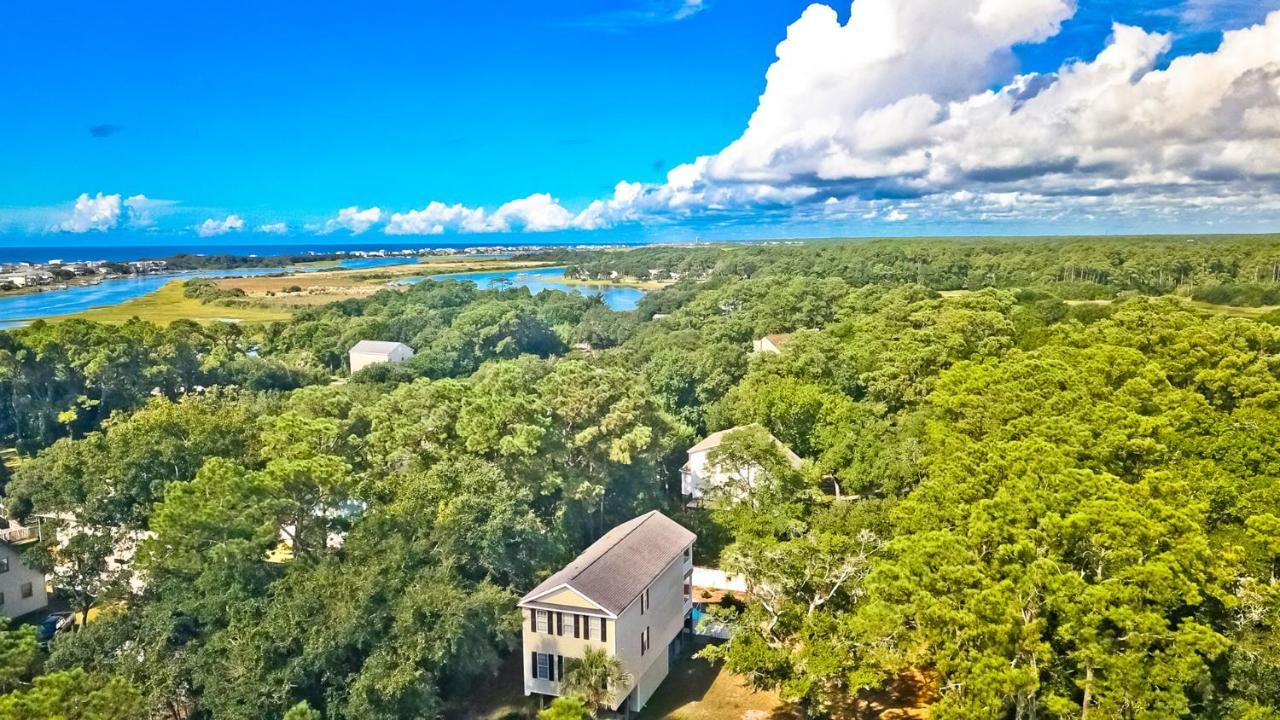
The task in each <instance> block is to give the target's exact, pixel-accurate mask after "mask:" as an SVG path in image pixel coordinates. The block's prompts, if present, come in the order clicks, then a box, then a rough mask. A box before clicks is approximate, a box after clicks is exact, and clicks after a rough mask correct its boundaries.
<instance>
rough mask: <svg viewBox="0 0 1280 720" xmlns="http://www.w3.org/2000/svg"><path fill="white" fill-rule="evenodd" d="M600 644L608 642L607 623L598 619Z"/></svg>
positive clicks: (602, 619)
mask: <svg viewBox="0 0 1280 720" xmlns="http://www.w3.org/2000/svg"><path fill="white" fill-rule="evenodd" d="M600 642H609V621H608V620H605V619H604V618H600Z"/></svg>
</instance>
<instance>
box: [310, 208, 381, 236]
mask: <svg viewBox="0 0 1280 720" xmlns="http://www.w3.org/2000/svg"><path fill="white" fill-rule="evenodd" d="M381 221H382V210H381V209H380V208H377V207H371V208H366V209H364V210H361V209H360V208H359V207H358V206H355V205H352V206H351V207H348V208H343V209H341V210H339V211H338V216H337V217H334V218H330V219H329V220H327V221H325V224H324V227H323V231H324V232H326V233H331V232H334V231H336V230H348V231H350V232H351V234H352V235H359V234H361V233H363V232H365V231H367V230H368V229H369V228H371V227H373V226H374V225H377V224H378V223H379V222H381Z"/></svg>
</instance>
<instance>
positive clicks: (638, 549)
mask: <svg viewBox="0 0 1280 720" xmlns="http://www.w3.org/2000/svg"><path fill="white" fill-rule="evenodd" d="M696 537H697V536H696V535H694V534H693V533H691V532H689V531H688V530H686V529H685V528H684V527H682V526H681V525H680V524H679V523H677V522H676V521H674V520H672V519H671V518H669V517H667V516H666V515H663V514H662V513H660V512H658V511H657V510H654V511H652V512H648V513H645V514H644V515H641V516H640V517H637V518H633V519H631V520H628V521H626V522H624V523H622V524H621V525H619V526H617V527H615V528H614V529H612V530H610V531H609V532H607V533H605V535H604V537H602V538H600V539H599V540H597V541H595V542H594V543H592V545H591V547H589V548H587V549H586V550H585V551H583V553H582V554H581V555H579V556H578V557H577V558H575V559H574V560H573V562H571V563H569V564H568V565H566V566H565V567H564V569H563V570H561V571H560V572H558V573H556V574H554V575H552V576H551V577H549V578H547V579H546V580H545V581H543V582H542V584H540V585H538V587H536V588H534V589H533V590H531V591H530V592H529V594H527V595H525V596H524V597H523V598H521V599H520V603H521V604H524V603H527V602H530V601H532V600H534V599H536V598H537V597H538V596H540V595H543V594H545V593H546V592H548V591H550V590H552V589H554V588H557V587H559V586H561V585H567V586H569V587H571V588H573V589H574V590H576V591H578V592H579V593H580V594H582V595H583V596H584V597H586V598H588V599H589V600H591V601H592V602H594V603H595V604H597V605H599V606H600V607H601V608H604V609H605V610H607V611H608V612H611V613H613V614H614V615H617V614H619V613H621V612H622V611H623V610H625V609H626V607H627V606H628V605H630V604H631V601H632V600H635V599H636V597H637V596H639V595H640V593H641V592H642V591H643V590H644V589H645V588H646V587H648V586H649V585H650V584H651V583H652V582H653V581H654V580H656V579H657V577H658V575H660V574H662V571H663V570H664V569H666V567H667V565H670V564H671V562H672V561H673V560H675V559H676V558H678V557H680V555H681V553H683V552H684V549H685V548H686V547H688V545H689V544H690V543H692V542H693V541H694V539H695V538H696Z"/></svg>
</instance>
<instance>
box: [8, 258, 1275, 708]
mask: <svg viewBox="0 0 1280 720" xmlns="http://www.w3.org/2000/svg"><path fill="white" fill-rule="evenodd" d="M557 259H560V260H562V261H567V262H569V263H570V264H572V265H574V267H575V268H576V269H577V271H578V272H580V273H582V274H585V275H590V276H592V277H609V276H611V275H612V274H614V273H617V274H619V275H627V276H637V277H650V276H655V277H673V278H674V277H678V278H679V280H678V281H677V282H675V283H674V284H672V285H670V286H669V287H666V288H665V289H663V290H660V291H655V292H652V293H650V294H649V295H648V296H646V298H645V299H644V300H643V301H642V303H641V306H640V308H639V309H637V310H636V311H633V312H628V313H617V312H613V311H610V310H609V309H608V308H607V307H605V306H604V305H603V304H602V303H601V302H600V301H599V300H596V299H591V298H585V297H582V296H579V295H576V294H564V293H557V292H544V293H541V294H539V295H530V294H529V293H528V292H527V291H526V290H523V289H507V290H493V291H480V290H477V289H476V288H475V287H474V286H473V285H471V284H469V283H460V282H445V283H434V282H428V283H423V284H421V285H418V286H414V287H412V288H409V289H404V290H387V291H384V292H380V293H378V294H376V295H373V296H371V297H368V298H364V299H358V300H347V301H343V302H340V303H334V304H331V305H326V306H321V307H317V308H312V309H308V310H306V311H304V312H301V313H299V314H298V315H297V316H296V317H295V318H294V319H292V320H290V321H287V322H280V323H274V324H272V325H269V326H262V327H237V326H222V325H211V326H199V325H195V324H190V323H175V324H173V325H170V326H168V327H166V328H160V327H154V326H151V325H148V324H146V323H141V322H134V323H129V324H126V325H124V326H115V327H107V326H98V325H93V324H89V323H83V322H75V321H68V322H62V323H37V324H35V325H32V326H30V327H27V328H23V329H19V330H14V331H9V332H4V333H0V446H11V447H13V448H15V449H16V450H18V452H19V453H20V455H21V460H20V462H19V463H17V466H16V470H15V471H14V472H13V474H12V477H11V478H8V479H7V484H6V486H5V507H6V509H7V512H8V513H9V514H10V515H11V516H12V517H14V518H15V519H25V518H28V517H30V516H32V515H40V516H42V517H45V518H47V519H48V520H47V521H46V522H49V523H54V524H59V523H60V524H61V525H62V526H63V527H64V529H65V530H66V533H67V534H69V535H70V536H71V537H72V540H71V541H70V542H67V543H65V545H63V546H53V545H52V544H51V543H45V544H43V545H40V546H37V547H35V548H32V549H31V550H30V551H29V556H30V560H31V562H33V563H37V564H42V565H43V566H46V567H50V568H52V567H54V566H55V565H57V566H59V567H60V569H59V571H58V572H57V574H56V575H55V576H54V582H55V584H56V585H58V586H59V587H61V588H63V589H64V591H65V592H66V593H67V595H68V597H69V598H70V600H71V602H72V604H73V607H74V608H75V609H76V610H78V611H80V612H82V613H89V612H90V611H92V612H93V613H94V617H95V619H94V620H93V621H92V622H89V623H88V624H87V625H86V626H85V627H84V628H83V629H82V630H80V631H78V632H75V633H69V634H64V635H60V636H59V637H58V638H57V639H56V640H55V641H54V642H53V643H52V645H51V647H50V648H49V650H48V653H47V654H46V653H45V652H44V651H43V650H41V649H39V648H37V646H36V641H35V638H34V636H33V634H32V633H31V632H30V631H29V629H15V630H11V631H9V632H6V633H0V692H3V693H5V694H3V695H0V719H3V720H8V719H9V718H24V719H27V718H41V719H43V718H50V719H52V718H55V717H83V718H100V719H102V720H114V719H116V718H121V719H123V718H136V717H151V718H157V719H163V720H176V719H180V718H181V719H191V720H195V719H205V718H208V719H210V720H212V719H223V718H226V719H241V718H243V719H246V720H247V719H249V718H282V717H290V718H299V719H300V718H304V717H305V718H325V719H327V720H338V719H353V720H354V719H356V718H361V719H363V718H387V719H391V718H421V717H436V716H438V715H439V714H440V713H442V712H444V711H445V709H446V708H450V707H457V706H458V705H460V704H461V705H465V703H466V702H467V701H468V697H469V696H468V693H469V691H470V690H471V689H472V688H473V687H475V686H476V684H477V683H478V682H480V681H481V680H482V679H485V678H488V677H491V676H492V674H493V673H494V672H495V671H496V669H497V668H498V667H499V666H500V664H501V662H502V661H503V659H504V658H505V657H507V656H508V654H509V653H510V652H511V651H512V650H513V648H514V644H515V642H516V641H517V633H518V627H519V622H520V620H519V618H520V616H519V613H518V612H516V610H515V600H516V598H518V597H519V596H520V595H521V594H523V593H524V592H525V591H527V590H528V589H529V588H531V587H532V586H533V585H534V584H536V583H537V582H538V581H540V580H541V579H542V578H544V577H546V575H547V574H548V573H549V572H551V571H553V570H554V569H556V568H557V567H558V566H559V565H560V564H562V563H563V562H565V561H566V560H567V559H569V558H571V557H572V556H573V555H575V554H576V553H577V552H578V551H580V550H581V549H582V548H583V547H585V546H586V545H587V544H589V543H590V542H591V541H592V540H594V539H595V538H597V537H599V536H600V535H601V534H602V533H603V532H604V531H605V530H606V529H608V528H609V527H612V526H613V525H615V524H617V523H619V522H621V521H623V520H625V519H628V518H630V517H633V516H634V515H636V514H638V513H640V512H643V511H647V510H651V509H655V508H657V509H663V510H664V511H666V512H668V513H669V514H671V515H672V516H673V517H676V518H677V519H679V520H680V521H682V522H684V523H685V524H687V525H689V526H690V527H691V528H693V529H695V530H696V531H697V532H698V533H699V547H698V548H697V553H698V561H699V562H700V563H712V562H714V563H718V564H719V565H720V566H721V567H722V568H724V569H725V570H727V571H730V572H734V573H739V574H742V575H743V576H744V577H746V578H747V580H748V583H749V585H750V589H751V593H750V595H749V598H748V599H747V601H746V602H745V605H744V606H733V607H726V608H724V609H722V610H720V611H719V615H720V619H723V620H725V621H726V622H728V623H729V624H730V626H731V627H732V628H733V631H734V632H733V637H732V639H731V640H729V641H728V642H726V643H724V644H722V645H718V646H714V647H712V648H711V649H710V650H709V651H708V654H710V655H712V656H714V657H715V658H716V659H718V660H720V661H723V662H724V664H725V666H726V667H727V668H728V669H730V670H732V671H733V672H734V673H737V674H739V675H740V676H742V677H744V678H746V680H747V681H748V682H749V683H750V684H751V685H753V686H755V687H758V688H762V689H770V690H774V691H777V692H779V693H780V694H781V695H782V696H783V697H784V698H786V699H788V700H791V701H794V702H795V703H797V704H798V705H799V706H801V707H803V708H804V709H805V710H806V711H807V712H808V713H809V714H810V715H811V716H814V717H853V716H856V713H857V712H859V711H860V709H861V708H862V705H863V703H864V700H865V698H866V697H867V695H868V693H872V692H874V691H877V690H881V689H884V688H888V687H892V686H895V685H896V684H898V683H900V682H901V681H903V679H904V678H910V679H912V680H913V682H915V683H917V684H919V685H921V686H923V687H924V688H926V693H927V695H928V696H929V698H930V701H931V703H932V705H931V712H932V717H935V718H939V719H942V720H947V719H966V720H967V719H970V718H975V719H976V718H1016V719H1017V720H1030V719H1031V718H1080V719H1082V720H1084V719H1086V718H1090V719H1092V718H1115V719H1117V720H1121V719H1125V720H1127V719H1137V718H1152V719H1155V718H1205V719H1218V718H1222V719H1224V720H1226V719H1233V720H1268V719H1276V718H1280V480H1278V479H1277V478H1280V327H1277V326H1276V325H1275V324H1272V322H1271V319H1272V317H1273V316H1271V315H1262V316H1261V318H1260V319H1249V318H1237V317H1230V316H1227V315H1224V314H1220V313H1217V312H1213V311H1212V310H1211V309H1206V307H1205V306H1204V305H1203V304H1199V305H1197V304H1191V303H1189V302H1188V298H1194V297H1197V295H1196V293H1197V292H1199V291H1200V290H1201V289H1202V288H1210V287H1214V288H1221V287H1236V288H1240V287H1248V288H1250V290H1249V292H1254V291H1255V290H1256V291H1257V292H1258V293H1259V294H1258V295H1257V297H1256V299H1257V300H1258V301H1259V302H1261V301H1262V300H1265V299H1266V297H1269V296H1267V295H1265V293H1266V292H1271V291H1272V286H1273V285H1276V284H1277V275H1276V272H1277V270H1276V268H1277V267H1278V266H1280V240H1277V239H1275V238H1222V239H1209V238H1193V239H1172V240H1171V239H1160V240H1157V239H1149V238H1135V239H1106V240H1086V239H1062V240H1053V239H1049V240H1021V241H1019V240H984V241H976V240H975V241H968V240H965V241H947V240H913V241H901V242H891V241H876V242H848V243H836V242H827V243H812V244H785V245H781V244H779V245H761V246H736V247H729V248H722V247H714V248H692V249H689V248H646V249H640V250H633V251H627V252H608V253H583V254H574V255H565V256H557ZM1200 297H1202V299H1207V298H1204V296H1200ZM1241 297H1243V295H1241V296H1237V295H1230V296H1223V297H1220V298H1218V300H1217V302H1220V303H1235V302H1237V301H1238V300H1239V298H1241ZM1245 304H1257V303H1254V302H1253V301H1252V300H1250V301H1249V302H1247V303H1245ZM655 315H657V316H658V318H657V319H655ZM788 332H790V333H794V334H793V335H792V337H791V339H790V342H788V343H787V344H786V345H785V347H784V349H783V351H782V352H781V353H778V354H758V355H752V354H751V353H750V350H751V347H752V345H751V343H752V340H753V339H755V338H758V337H760V336H761V335H764V334H767V333H788ZM360 339H380V340H395V341H401V342H405V343H407V344H409V345H411V346H412V347H414V348H415V349H417V350H418V353H417V355H416V356H415V357H414V358H413V360H412V361H410V362H407V363H403V364H400V365H395V366H377V367H372V368H367V369H365V370H363V371H361V372H359V373H356V374H355V375H353V376H349V375H348V373H347V372H346V369H345V368H344V366H343V363H344V354H345V351H346V349H347V348H348V347H350V345H352V344H354V342H356V341H357V340H360ZM752 424H757V425H758V426H759V427H757V428H754V429H749V430H744V431H741V432H738V433H735V434H733V435H731V436H730V439H729V440H728V441H727V442H726V443H724V444H723V445H722V446H721V447H720V449H718V450H717V451H716V453H717V456H718V459H719V460H720V461H721V462H724V463H726V464H730V465H732V464H741V465H742V466H744V467H745V466H748V465H750V466H758V467H761V468H763V472H762V473H761V474H760V476H759V477H758V478H757V479H755V480H753V484H752V488H751V492H750V493H747V494H744V493H739V492H732V491H730V492H724V493H721V494H717V495H715V496H713V497H712V498H711V499H710V501H709V502H708V503H707V504H706V506H705V507H704V508H702V509H698V510H682V509H680V508H679V500H678V488H679V476H678V471H677V468H678V467H679V466H680V464H681V463H682V462H683V461H684V459H685V456H684V451H685V449H686V448H688V447H689V446H690V445H691V444H692V443H694V442H696V441H697V439H699V438H700V437H701V436H703V435H704V434H705V433H707V432H709V431H713V430H719V429H724V428H728V427H733V426H738V425H752ZM765 430H768V431H769V433H772V434H773V435H774V436H776V437H777V438H778V439H780V440H781V441H782V442H783V443H785V444H786V445H787V446H788V447H789V448H791V449H792V450H794V451H795V452H796V453H797V454H798V455H800V456H801V457H802V458H804V463H803V465H801V466H800V467H799V468H798V469H797V468H795V467H793V466H792V465H791V464H790V463H788V462H786V460H785V458H784V457H782V456H781V454H780V451H779V450H778V448H777V446H776V445H775V444H774V443H773V442H771V441H770V440H769V438H768V435H767V434H766V433H765V432H764V431H765ZM50 535H52V533H51V534H50ZM282 537H284V538H287V540H288V542H287V544H284V545H282V542H281V538H282ZM122 542H131V543H136V545H137V553H136V555H135V558H134V560H133V561H132V562H130V563H123V564H122V563H115V562H111V561H109V559H108V556H109V555H111V553H112V549H113V548H115V547H118V546H119V545H120V543H122Z"/></svg>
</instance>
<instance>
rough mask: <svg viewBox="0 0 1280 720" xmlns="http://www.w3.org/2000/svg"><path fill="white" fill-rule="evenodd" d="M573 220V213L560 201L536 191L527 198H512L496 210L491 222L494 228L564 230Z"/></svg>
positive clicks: (529, 230) (536, 230)
mask: <svg viewBox="0 0 1280 720" xmlns="http://www.w3.org/2000/svg"><path fill="white" fill-rule="evenodd" d="M571 222H573V213H571V212H569V211H568V210H565V209H564V208H563V207H561V205H560V202H559V201H557V200H556V199H555V198H553V197H551V196H550V195H548V194H547V193H535V194H533V195H530V196H529V197H527V198H521V199H519V200H512V201H511V202H509V203H506V204H504V205H502V206H501V207H499V208H498V209H497V210H495V211H494V213H493V215H492V216H490V217H489V224H490V225H491V226H493V228H494V229H496V230H499V231H506V230H512V229H518V230H526V231H528V232H546V231H548V230H563V229H565V228H567V227H569V224H570V223H571Z"/></svg>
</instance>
